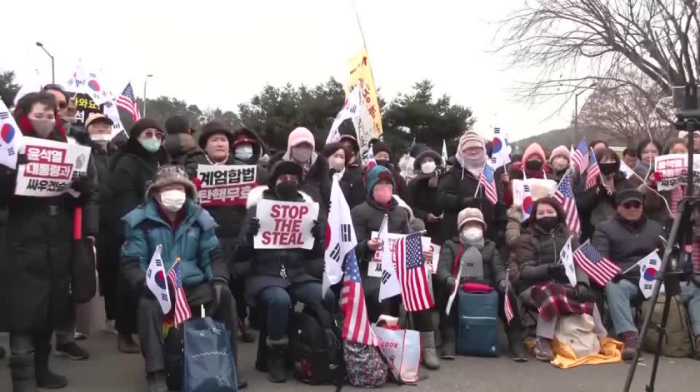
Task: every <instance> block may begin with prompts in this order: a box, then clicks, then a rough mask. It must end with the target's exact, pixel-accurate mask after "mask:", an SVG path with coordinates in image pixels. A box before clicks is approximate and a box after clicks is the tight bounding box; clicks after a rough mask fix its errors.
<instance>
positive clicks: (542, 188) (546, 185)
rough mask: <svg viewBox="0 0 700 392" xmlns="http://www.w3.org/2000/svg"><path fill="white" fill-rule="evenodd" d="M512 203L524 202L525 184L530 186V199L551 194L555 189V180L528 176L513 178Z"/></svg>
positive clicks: (519, 204)
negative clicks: (525, 178) (519, 178)
mask: <svg viewBox="0 0 700 392" xmlns="http://www.w3.org/2000/svg"><path fill="white" fill-rule="evenodd" d="M512 184H513V186H512V188H513V205H515V206H522V205H523V203H524V202H525V200H524V199H525V184H528V185H529V186H530V192H531V193H532V199H533V200H532V201H535V200H537V199H539V198H542V197H545V196H551V195H553V194H554V191H555V190H556V189H557V182H556V181H553V180H542V179H539V178H528V179H527V180H513V181H512Z"/></svg>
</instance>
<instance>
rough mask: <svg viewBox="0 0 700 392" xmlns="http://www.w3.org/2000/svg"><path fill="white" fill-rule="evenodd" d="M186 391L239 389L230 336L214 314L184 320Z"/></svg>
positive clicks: (184, 376) (184, 383) (184, 374)
mask: <svg viewBox="0 0 700 392" xmlns="http://www.w3.org/2000/svg"><path fill="white" fill-rule="evenodd" d="M183 328H184V345H185V349H184V357H185V369H184V372H183V385H184V388H183V391H184V392H215V391H221V392H224V391H225V392H237V391H238V380H237V378H236V365H235V363H234V362H233V353H232V352H231V341H230V339H231V336H230V332H229V331H227V330H226V327H225V326H224V325H223V324H221V323H219V322H216V321H214V320H212V319H211V317H205V318H201V319H191V320H188V321H185V323H184V327H183Z"/></svg>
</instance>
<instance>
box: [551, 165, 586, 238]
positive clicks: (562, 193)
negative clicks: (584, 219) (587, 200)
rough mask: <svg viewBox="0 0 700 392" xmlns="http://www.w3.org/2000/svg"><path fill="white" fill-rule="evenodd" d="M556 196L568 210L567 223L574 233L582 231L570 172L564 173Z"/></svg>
mask: <svg viewBox="0 0 700 392" xmlns="http://www.w3.org/2000/svg"><path fill="white" fill-rule="evenodd" d="M554 198H555V199H557V201H558V202H559V204H561V206H562V207H563V208H564V212H566V225H567V226H568V227H569V230H571V232H572V233H576V234H578V232H579V231H581V221H580V220H579V218H578V209H577V208H576V199H575V198H574V188H573V187H572V186H571V176H570V175H569V173H566V174H565V175H564V178H562V179H561V181H560V182H559V187H558V188H557V191H556V192H554Z"/></svg>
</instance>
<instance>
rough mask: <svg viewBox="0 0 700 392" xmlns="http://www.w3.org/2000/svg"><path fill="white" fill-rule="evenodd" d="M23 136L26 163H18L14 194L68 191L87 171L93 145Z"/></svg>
mask: <svg viewBox="0 0 700 392" xmlns="http://www.w3.org/2000/svg"><path fill="white" fill-rule="evenodd" d="M24 140H25V145H24V147H23V148H22V150H21V154H24V155H25V156H26V161H27V163H22V164H20V165H18V167H17V186H16V188H15V195H19V196H34V197H50V196H57V195H60V194H62V193H64V192H66V191H68V190H69V189H70V184H71V182H72V181H73V180H74V179H76V178H78V177H80V176H85V175H87V168H88V162H89V160H90V147H85V146H80V145H77V144H68V143H60V142H55V141H52V140H44V139H37V138H25V139H24Z"/></svg>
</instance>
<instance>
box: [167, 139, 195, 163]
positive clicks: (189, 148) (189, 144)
mask: <svg viewBox="0 0 700 392" xmlns="http://www.w3.org/2000/svg"><path fill="white" fill-rule="evenodd" d="M163 145H164V146H165V149H166V150H168V153H169V154H170V156H171V157H172V158H173V159H177V158H179V157H180V156H182V155H185V154H187V153H190V152H193V151H201V149H200V148H199V146H198V145H197V143H195V141H194V137H192V135H189V134H186V133H176V134H174V135H165V139H163Z"/></svg>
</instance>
